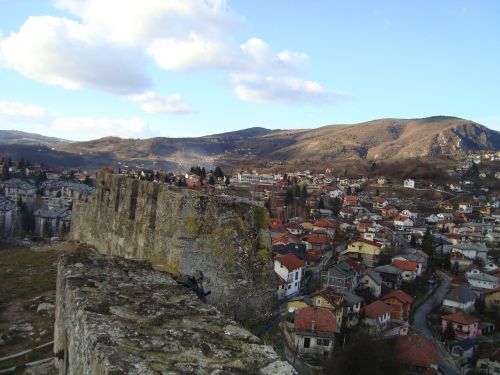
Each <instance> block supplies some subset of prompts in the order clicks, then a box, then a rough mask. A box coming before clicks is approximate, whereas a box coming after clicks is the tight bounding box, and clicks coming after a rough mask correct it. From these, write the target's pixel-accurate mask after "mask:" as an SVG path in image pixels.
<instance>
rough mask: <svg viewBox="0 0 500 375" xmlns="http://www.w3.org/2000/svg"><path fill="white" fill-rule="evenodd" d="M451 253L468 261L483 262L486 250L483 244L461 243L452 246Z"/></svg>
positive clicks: (485, 258)
mask: <svg viewBox="0 0 500 375" xmlns="http://www.w3.org/2000/svg"><path fill="white" fill-rule="evenodd" d="M451 251H452V252H457V253H461V254H463V255H464V256H466V257H467V258H469V259H476V258H479V259H482V260H484V261H486V260H487V254H488V248H487V247H486V245H485V244H482V243H478V244H474V243H466V242H461V243H458V244H456V245H453V246H452V248H451Z"/></svg>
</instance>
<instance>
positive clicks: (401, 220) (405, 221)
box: [394, 215, 413, 230]
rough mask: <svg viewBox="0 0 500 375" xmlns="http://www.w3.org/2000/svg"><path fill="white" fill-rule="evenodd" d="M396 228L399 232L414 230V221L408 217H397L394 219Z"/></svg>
mask: <svg viewBox="0 0 500 375" xmlns="http://www.w3.org/2000/svg"><path fill="white" fill-rule="evenodd" d="M394 227H395V228H396V229H397V230H410V229H411V228H413V220H411V219H410V218H409V217H408V216H404V215H397V216H396V217H395V218H394Z"/></svg>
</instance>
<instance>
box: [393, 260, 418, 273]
mask: <svg viewBox="0 0 500 375" xmlns="http://www.w3.org/2000/svg"><path fill="white" fill-rule="evenodd" d="M392 265H393V266H394V267H396V268H399V269H400V270H403V271H412V272H415V271H416V270H417V267H418V263H417V262H412V261H409V260H400V259H395V260H393V261H392Z"/></svg>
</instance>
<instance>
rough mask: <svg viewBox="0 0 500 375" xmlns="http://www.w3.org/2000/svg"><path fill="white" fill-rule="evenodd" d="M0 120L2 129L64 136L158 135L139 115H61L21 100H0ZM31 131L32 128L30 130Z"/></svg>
mask: <svg viewBox="0 0 500 375" xmlns="http://www.w3.org/2000/svg"><path fill="white" fill-rule="evenodd" d="M0 122H1V124H2V127H3V128H19V127H20V124H22V125H23V126H24V128H25V129H26V131H30V130H29V129H36V131H37V132H42V133H44V134H50V135H53V136H57V137H60V138H67V139H95V138H100V137H105V136H118V137H122V138H147V137H153V136H156V135H158V133H157V132H156V131H155V130H154V129H152V128H151V127H150V126H149V125H148V124H147V123H145V122H144V121H143V120H141V119H139V118H128V119H112V118H107V117H98V118H96V117H65V116H60V115H58V114H56V113H52V112H50V111H47V110H46V109H45V108H43V107H40V106H36V105H32V104H26V103H21V102H7V101H0ZM31 131H32V130H31Z"/></svg>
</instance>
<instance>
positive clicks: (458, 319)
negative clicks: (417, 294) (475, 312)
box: [441, 310, 479, 325]
mask: <svg viewBox="0 0 500 375" xmlns="http://www.w3.org/2000/svg"><path fill="white" fill-rule="evenodd" d="M441 319H443V320H449V321H452V322H454V323H458V324H464V325H469V324H474V323H479V319H478V318H476V317H474V316H472V315H469V314H467V313H465V312H463V311H461V310H460V311H457V312H456V313H453V314H448V315H444V316H442V317H441Z"/></svg>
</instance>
